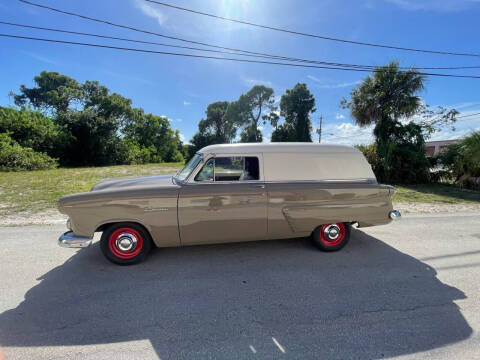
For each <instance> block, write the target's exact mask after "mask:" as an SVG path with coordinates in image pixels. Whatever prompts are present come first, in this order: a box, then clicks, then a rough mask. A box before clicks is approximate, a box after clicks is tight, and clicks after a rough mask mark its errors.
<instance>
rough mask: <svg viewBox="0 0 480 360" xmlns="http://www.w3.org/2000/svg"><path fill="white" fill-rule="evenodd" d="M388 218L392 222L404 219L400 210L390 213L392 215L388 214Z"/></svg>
mask: <svg viewBox="0 0 480 360" xmlns="http://www.w3.org/2000/svg"><path fill="white" fill-rule="evenodd" d="M388 217H389V218H390V219H392V220H400V219H401V218H402V214H400V211H398V210H393V211H390V213H389V214H388Z"/></svg>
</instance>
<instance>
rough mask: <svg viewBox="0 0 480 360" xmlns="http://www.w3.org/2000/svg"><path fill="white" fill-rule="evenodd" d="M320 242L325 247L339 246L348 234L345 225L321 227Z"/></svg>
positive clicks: (335, 224) (333, 224) (336, 224)
mask: <svg viewBox="0 0 480 360" xmlns="http://www.w3.org/2000/svg"><path fill="white" fill-rule="evenodd" d="M319 231H320V241H321V242H322V244H323V245H325V246H329V247H332V246H337V245H338V244H340V243H341V242H342V241H343V239H345V235H346V233H347V231H346V228H345V225H344V224H343V223H332V224H325V225H322V226H321V227H320V230H319Z"/></svg>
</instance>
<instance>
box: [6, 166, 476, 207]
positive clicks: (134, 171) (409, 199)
mask: <svg viewBox="0 0 480 360" xmlns="http://www.w3.org/2000/svg"><path fill="white" fill-rule="evenodd" d="M182 166H183V165H182V164H181V163H167V164H148V165H122V166H108V167H96V168H73V169H65V168H62V169H54V170H45V171H23V172H0V216H3V215H8V214H15V213H19V212H28V213H32V214H34V213H38V212H41V211H43V210H48V209H52V208H55V207H56V204H57V201H58V199H59V198H60V197H61V196H63V195H66V194H72V193H77V192H84V191H89V190H90V188H91V187H92V186H93V185H94V184H96V183H98V182H99V181H101V180H102V179H104V178H111V177H121V176H148V175H158V174H171V173H175V172H177V171H178V170H179V169H180V168H181V167H182ZM396 187H397V189H398V192H397V193H396V194H395V196H394V198H393V201H394V202H406V203H418V202H421V203H431V204H458V203H477V204H478V203H480V191H474V190H465V189H459V188H457V187H455V186H453V185H446V184H425V185H413V186H396Z"/></svg>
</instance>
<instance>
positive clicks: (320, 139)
mask: <svg viewBox="0 0 480 360" xmlns="http://www.w3.org/2000/svg"><path fill="white" fill-rule="evenodd" d="M322 123H323V116H322V115H320V126H319V128H318V130H317V133H318V143H319V144H320V143H321V142H322Z"/></svg>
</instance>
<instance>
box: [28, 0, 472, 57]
mask: <svg viewBox="0 0 480 360" xmlns="http://www.w3.org/2000/svg"><path fill="white" fill-rule="evenodd" d="M20 1H24V0H20ZM145 1H148V2H150V3H154V4H157V5H162V6H166V7H169V8H173V9H177V10H181V11H186V12H190V13H194V14H197V15H203V16H208V17H211V18H215V19H220V20H225V21H230V22H234V23H238V24H243V25H249V26H254V27H257V28H262V29H268V30H274V31H280V32H283V33H288V34H293V35H300V36H306V37H311V38H317V39H323V40H329V41H336V42H341V43H347V44H355V45H362V46H372V47H378V48H386V49H395V50H403V51H414V52H422V53H430V54H440V55H455V56H472V57H480V54H474V53H459V52H453V51H439V50H426V49H416V48H408V47H401V46H393V45H386V44H377V43H370V42H363V41H353V40H346V39H340V38H335V37H330V36H324V35H316V34H309V33H305V32H301V31H294V30H289V29H284V28H279V27H274V26H268V25H261V24H256V23H252V22H249V21H243V20H236V19H231V18H227V17H224V16H219V15H215V14H209V13H205V12H202V11H198V10H192V9H187V8H184V7H180V6H176V5H172V4H168V3H165V2H161V1H156V0H145ZM24 2H26V1H24Z"/></svg>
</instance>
